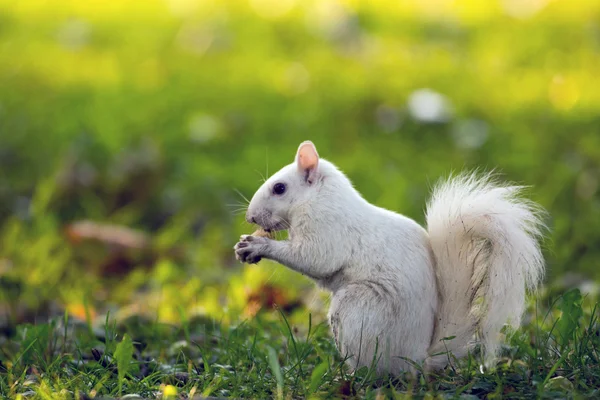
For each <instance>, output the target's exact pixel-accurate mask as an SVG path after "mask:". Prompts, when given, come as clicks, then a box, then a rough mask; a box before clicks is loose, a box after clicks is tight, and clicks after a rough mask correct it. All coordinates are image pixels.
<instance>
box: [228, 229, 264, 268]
mask: <svg viewBox="0 0 600 400" xmlns="http://www.w3.org/2000/svg"><path fill="white" fill-rule="evenodd" d="M266 242H267V239H266V238H263V237H256V236H251V235H242V236H241V237H240V241H239V242H238V243H236V245H235V246H234V249H235V258H237V259H238V260H239V261H241V262H245V263H248V264H256V263H258V262H259V261H260V260H261V259H262V256H263V255H264V249H265V246H266Z"/></svg>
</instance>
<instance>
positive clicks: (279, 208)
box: [234, 141, 547, 376]
mask: <svg viewBox="0 0 600 400" xmlns="http://www.w3.org/2000/svg"><path fill="white" fill-rule="evenodd" d="M522 189H523V187H522V186H509V185H506V184H500V183H498V182H497V180H496V179H495V178H494V177H493V175H492V174H491V173H485V174H480V173H477V172H463V173H461V174H458V175H455V176H451V177H449V178H447V179H443V180H441V181H440V182H439V183H437V184H436V185H435V186H434V188H433V193H432V196H431V198H430V200H429V202H428V203H427V207H426V213H425V214H426V218H425V219H426V228H424V227H422V226H421V225H420V224H418V223H417V222H416V221H414V220H412V219H410V218H408V217H405V216H403V215H401V214H398V213H395V212H392V211H389V210H386V209H383V208H380V207H377V206H375V205H372V204H371V203H369V202H368V201H367V200H365V199H364V198H363V197H362V195H361V194H360V193H359V192H358V191H357V190H356V189H355V188H354V186H353V184H352V183H351V181H350V180H349V179H348V178H347V177H346V175H345V174H344V173H343V172H341V170H339V169H338V168H337V167H336V166H335V165H334V164H333V163H331V162H329V161H327V160H325V159H323V158H320V157H319V154H318V153H317V149H316V147H315V145H314V144H313V143H312V142H311V141H305V142H303V143H301V144H300V146H299V147H298V150H297V153H296V157H295V161H294V162H293V163H291V164H289V165H287V166H285V167H283V168H282V169H281V170H279V171H278V172H277V173H275V174H274V175H273V176H271V177H270V178H269V179H268V180H266V182H265V183H264V184H263V185H262V186H261V187H260V188H259V189H258V190H257V192H256V193H255V194H254V196H253V197H252V199H251V200H250V202H249V205H248V209H247V212H246V220H247V221H248V222H250V223H252V224H257V225H259V226H260V227H261V228H262V229H263V230H264V231H266V232H267V233H272V232H274V231H278V230H288V238H287V239H286V240H280V241H278V240H274V239H272V237H268V235H242V236H241V237H240V241H239V242H238V243H237V244H236V245H235V246H234V250H235V254H236V258H237V259H238V260H239V261H241V262H245V263H251V264H253V263H257V262H258V261H260V260H261V259H262V258H265V259H269V260H273V261H275V262H278V263H280V264H283V265H284V266H287V267H288V268H291V269H292V270H294V271H297V272H299V273H301V274H303V275H305V276H308V277H310V278H312V279H313V280H314V281H316V283H317V284H318V285H319V286H320V287H321V288H323V289H326V290H328V291H330V292H331V294H332V296H331V301H330V308H329V312H328V316H327V318H328V321H329V324H330V328H331V332H332V335H333V338H334V341H335V344H336V347H337V349H338V351H339V352H340V355H342V356H343V357H345V358H347V363H348V364H349V366H350V368H352V369H354V370H357V369H358V368H360V367H363V366H367V367H370V366H372V365H374V366H375V367H376V368H375V371H376V373H377V374H378V375H380V376H381V375H384V374H388V375H396V374H399V373H401V372H403V371H411V372H413V373H415V372H416V371H417V370H421V371H434V370H440V369H443V368H445V367H446V366H447V365H448V364H449V362H450V358H451V357H450V354H451V355H452V356H454V357H456V358H457V359H460V358H463V357H465V356H467V355H468V354H469V353H470V352H471V351H472V350H473V349H474V346H476V345H479V348H480V349H481V354H482V356H483V358H484V360H485V361H484V363H485V365H487V366H490V365H491V364H492V362H493V361H495V360H496V359H497V355H498V352H499V348H500V344H501V341H502V339H501V329H502V328H503V326H504V325H505V324H507V323H508V324H510V326H512V327H513V328H518V327H519V325H520V320H521V317H522V314H523V313H524V310H525V304H526V291H527V290H528V289H530V290H534V289H535V288H536V287H537V286H538V285H539V284H540V282H541V280H542V278H543V274H544V269H545V262H544V258H543V255H542V251H541V248H540V241H541V239H543V236H544V231H545V230H546V229H547V227H546V225H545V224H544V223H543V222H542V219H543V216H544V215H545V214H546V212H545V210H544V209H543V208H542V207H541V206H539V205H538V204H536V203H534V202H532V201H529V200H526V199H523V198H522V196H521V192H522ZM415 363H416V364H415ZM415 365H419V366H420V367H419V368H418V369H415ZM421 368H422V369H421Z"/></svg>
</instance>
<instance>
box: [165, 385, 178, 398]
mask: <svg viewBox="0 0 600 400" xmlns="http://www.w3.org/2000/svg"><path fill="white" fill-rule="evenodd" d="M163 397H164V398H170V397H177V388H176V387H175V386H173V385H166V386H165V387H164V389H163Z"/></svg>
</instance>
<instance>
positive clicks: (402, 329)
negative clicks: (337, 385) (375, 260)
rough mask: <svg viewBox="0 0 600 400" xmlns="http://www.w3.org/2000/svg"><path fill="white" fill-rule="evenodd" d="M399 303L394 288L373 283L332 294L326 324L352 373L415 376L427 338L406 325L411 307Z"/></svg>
mask: <svg viewBox="0 0 600 400" xmlns="http://www.w3.org/2000/svg"><path fill="white" fill-rule="evenodd" d="M402 301H403V300H399V296H398V295H397V293H395V291H394V289H393V288H389V287H386V286H385V285H384V284H382V283H379V282H374V281H364V282H356V283H352V284H349V285H347V286H345V287H344V288H342V289H340V290H338V291H337V292H336V293H335V294H334V296H333V298H332V301H331V307H330V309H329V323H330V326H331V331H332V333H333V336H334V339H335V343H336V346H337V348H338V351H339V352H340V356H341V357H342V358H343V359H346V360H347V363H348V364H349V366H350V367H351V368H352V369H354V370H356V369H360V368H361V367H364V366H366V367H368V368H375V369H376V371H377V375H378V376H382V375H387V374H390V375H396V374H398V373H401V372H402V371H411V372H414V371H415V368H414V366H413V363H420V362H421V361H423V359H424V358H425V357H426V356H427V348H428V346H429V337H428V335H423V332H422V330H421V327H420V326H412V325H411V324H408V323H406V322H407V321H410V320H411V315H410V314H411V313H410V307H411V305H410V304H402V303H401V302H402ZM409 360H410V361H409Z"/></svg>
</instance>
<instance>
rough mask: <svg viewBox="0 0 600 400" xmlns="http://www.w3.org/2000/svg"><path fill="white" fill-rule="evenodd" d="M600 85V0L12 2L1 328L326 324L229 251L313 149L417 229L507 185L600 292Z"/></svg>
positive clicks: (2, 148)
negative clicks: (111, 319) (266, 188)
mask: <svg viewBox="0 0 600 400" xmlns="http://www.w3.org/2000/svg"><path fill="white" fill-rule="evenodd" d="M599 74H600V2H598V1H592V0H579V1H576V2H575V1H566V0H565V1H553V0H528V1H523V0H502V1H495V0H490V1H481V0H464V1H463V0H456V1H443V0H427V1H425V0H422V1H415V2H409V1H392V0H385V1H384V0H377V1H368V2H359V1H351V0H346V1H341V0H340V1H332V0H318V1H299V0H249V1H242V0H227V1H216V0H215V1H212V0H206V1H191V0H165V1H157V0H150V1H76V0H73V1H34V0H19V1H14V0H0V240H1V244H0V281H1V284H2V291H1V293H0V303H1V312H0V319H1V322H2V324H3V325H14V324H15V323H19V322H23V321H26V320H32V319H35V318H38V317H39V316H42V315H47V314H52V313H59V312H60V310H62V309H64V307H66V308H67V309H68V310H69V312H70V313H71V314H72V315H76V316H80V317H81V318H87V319H88V320H93V319H95V318H99V319H101V316H102V315H104V313H105V312H106V311H107V310H112V311H113V312H114V315H120V316H127V315H137V314H147V315H149V316H152V318H158V319H161V320H166V321H176V320H178V319H180V318H181V316H182V315H192V314H207V315H210V316H214V317H216V318H223V319H225V320H226V319H227V318H236V317H239V316H248V315H254V314H255V313H256V310H257V309H259V308H261V307H263V308H265V307H266V308H268V307H269V306H270V305H272V303H273V302H277V303H278V304H280V305H281V304H284V305H287V306H289V310H301V311H299V312H300V313H304V314H303V315H305V314H306V312H308V311H307V310H319V309H322V301H323V296H322V295H321V294H320V293H317V292H314V290H313V289H312V288H313V286H312V284H311V283H310V282H308V281H307V280H306V279H303V278H300V277H299V276H298V275H297V274H293V273H291V272H289V271H287V270H286V269H285V268H284V267H281V266H278V265H275V264H274V263H269V262H261V263H260V264H259V265H258V266H242V265H241V264H239V263H238V262H237V261H236V260H235V259H234V254H233V251H232V246H233V245H234V244H235V242H236V241H237V239H238V237H239V235H240V234H242V233H249V232H251V231H252V230H253V227H252V226H250V225H248V224H246V223H245V222H244V219H243V215H241V214H239V213H236V211H238V210H237V209H238V208H239V207H238V203H240V202H242V203H243V199H242V197H241V195H240V194H238V193H237V191H239V192H240V193H241V194H242V195H244V196H246V197H248V198H249V197H250V196H251V195H252V194H253V193H254V191H255V190H256V189H257V188H258V186H259V185H260V183H261V180H262V176H261V175H266V174H268V173H272V172H274V171H275V170H277V169H279V168H280V167H282V166H283V165H285V164H287V163H289V162H291V161H292V160H293V156H294V153H295V150H296V148H297V146H298V144H299V143H300V142H301V141H303V140H307V139H310V140H312V141H314V142H315V144H316V145H317V148H318V150H319V152H320V154H321V156H322V157H324V158H327V159H330V160H331V161H333V162H334V163H336V164H337V165H338V166H339V167H340V168H341V169H342V170H343V171H345V172H346V173H347V174H348V175H349V177H350V178H351V179H352V180H353V181H354V183H355V185H356V187H357V188H358V189H359V190H360V191H361V192H362V193H363V195H364V196H365V197H366V198H367V199H368V200H369V201H371V202H373V203H376V204H377V205H380V206H383V207H387V208H391V209H394V210H396V211H399V212H401V213H403V214H405V215H408V216H410V217H412V218H415V219H416V220H417V221H419V222H423V210H424V205H425V202H426V200H427V198H428V193H429V189H430V187H431V185H432V183H433V182H435V181H436V180H437V179H438V178H440V177H441V176H445V175H447V174H448V173H450V172H451V171H457V170H460V169H462V168H475V167H480V168H483V169H491V168H496V169H497V170H498V171H499V172H501V173H502V174H503V177H504V178H506V179H508V180H511V181H515V182H518V183H521V184H526V185H531V186H532V189H531V191H530V196H531V197H532V198H533V199H534V200H536V201H538V202H539V203H541V204H542V205H543V206H544V207H546V208H547V209H548V210H549V212H550V215H551V218H550V219H549V220H548V223H549V225H550V226H551V229H552V233H551V235H550V236H549V239H548V240H547V242H546V243H545V246H546V256H547V259H548V264H549V271H548V277H547V279H548V282H555V281H557V280H560V279H567V278H565V276H567V274H568V275H569V276H571V278H569V279H571V280H573V277H574V276H575V281H578V280H586V279H587V280H594V279H599V278H600V268H599V261H598V260H599V257H600V195H599V193H598V184H599V179H600V80H599V79H598V76H599ZM578 276H579V277H578ZM325 300H326V299H325ZM298 302H300V303H298ZM298 304H304V305H306V306H307V307H298V306H297V305H298Z"/></svg>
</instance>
